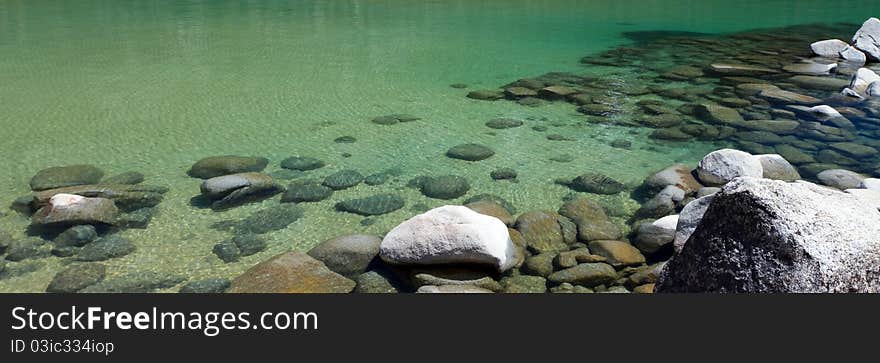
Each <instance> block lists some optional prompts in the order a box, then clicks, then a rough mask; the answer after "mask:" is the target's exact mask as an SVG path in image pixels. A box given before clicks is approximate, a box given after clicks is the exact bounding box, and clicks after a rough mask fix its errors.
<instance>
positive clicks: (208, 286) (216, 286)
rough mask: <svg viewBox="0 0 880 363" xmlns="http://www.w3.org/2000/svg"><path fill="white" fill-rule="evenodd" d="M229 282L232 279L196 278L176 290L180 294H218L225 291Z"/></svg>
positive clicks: (230, 282)
mask: <svg viewBox="0 0 880 363" xmlns="http://www.w3.org/2000/svg"><path fill="white" fill-rule="evenodd" d="M231 284H232V281H229V279H224V278H212V279H204V280H196V281H190V282H187V283H186V284H185V285H183V286H181V287H180V290H179V291H178V292H180V293H181V294H220V293H224V292H226V289H228V288H229V286H230V285H231Z"/></svg>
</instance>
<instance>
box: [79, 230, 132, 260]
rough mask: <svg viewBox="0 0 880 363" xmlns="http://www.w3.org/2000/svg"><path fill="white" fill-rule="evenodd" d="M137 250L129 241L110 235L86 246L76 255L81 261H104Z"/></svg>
mask: <svg viewBox="0 0 880 363" xmlns="http://www.w3.org/2000/svg"><path fill="white" fill-rule="evenodd" d="M136 249H137V247H135V245H134V244H133V243H131V241H129V240H128V239H126V238H123V237H120V236H117V235H110V236H105V237H103V238H101V239H99V240H97V241H95V242H92V243H89V244H87V245H85V247H83V248H82V249H81V250H80V251H79V253H77V254H76V259H77V260H79V261H104V260H109V259H111V258H116V257H122V256H125V255H128V254H130V253H132V252H134V251H135V250H136Z"/></svg>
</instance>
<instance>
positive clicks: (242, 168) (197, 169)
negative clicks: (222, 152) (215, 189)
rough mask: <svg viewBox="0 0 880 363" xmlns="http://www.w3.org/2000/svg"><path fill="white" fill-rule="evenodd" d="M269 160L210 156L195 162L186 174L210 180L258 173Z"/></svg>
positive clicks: (248, 157)
mask: <svg viewBox="0 0 880 363" xmlns="http://www.w3.org/2000/svg"><path fill="white" fill-rule="evenodd" d="M268 164H269V159H266V158H261V157H253V156H234V155H226V156H211V157H207V158H204V159H201V160H199V161H197V162H196V163H195V164H193V166H192V167H191V168H190V169H189V171H188V172H187V174H188V175H189V176H191V177H193V178H200V179H210V178H213V177H218V176H221V175H228V174H238V173H248V172H258V171H262V170H263V169H265V168H266V165H268Z"/></svg>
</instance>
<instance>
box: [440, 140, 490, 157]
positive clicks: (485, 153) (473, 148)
mask: <svg viewBox="0 0 880 363" xmlns="http://www.w3.org/2000/svg"><path fill="white" fill-rule="evenodd" d="M492 155H495V151H492V149H490V148H489V147H487V146H485V145H480V144H461V145H457V146H453V147H452V148H450V149H449V150H448V151H447V152H446V156H448V157H450V158H453V159H461V160H467V161H480V160H484V159H488V158H489V157H491V156H492Z"/></svg>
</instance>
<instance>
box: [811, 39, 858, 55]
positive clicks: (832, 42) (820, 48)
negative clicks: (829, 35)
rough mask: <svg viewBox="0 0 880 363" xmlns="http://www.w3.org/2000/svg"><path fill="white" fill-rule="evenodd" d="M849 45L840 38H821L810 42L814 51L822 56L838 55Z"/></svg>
mask: <svg viewBox="0 0 880 363" xmlns="http://www.w3.org/2000/svg"><path fill="white" fill-rule="evenodd" d="M846 47H849V44H846V42H844V41H842V40H840V39H828V40H820V41H818V42H815V43H813V44H810V49H812V50H813V53H815V54H816V55H818V56H820V57H837V55H838V54H839V53H840V51H842V50H844V49H846Z"/></svg>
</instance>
